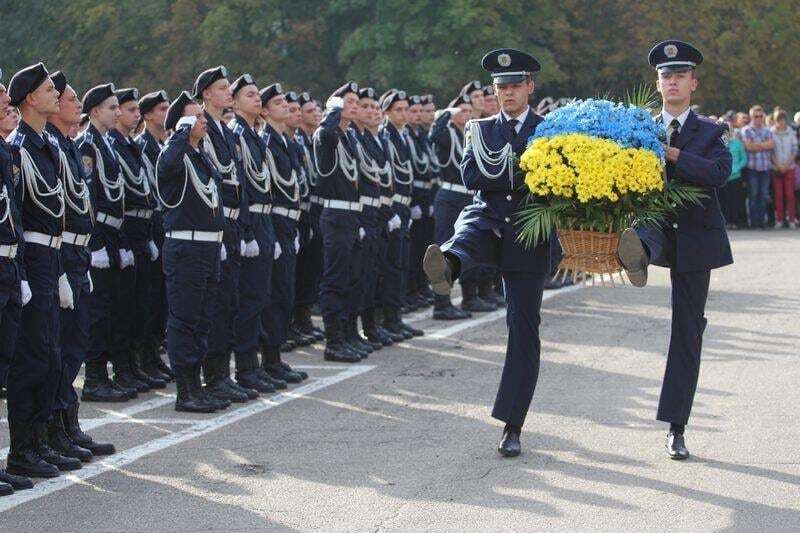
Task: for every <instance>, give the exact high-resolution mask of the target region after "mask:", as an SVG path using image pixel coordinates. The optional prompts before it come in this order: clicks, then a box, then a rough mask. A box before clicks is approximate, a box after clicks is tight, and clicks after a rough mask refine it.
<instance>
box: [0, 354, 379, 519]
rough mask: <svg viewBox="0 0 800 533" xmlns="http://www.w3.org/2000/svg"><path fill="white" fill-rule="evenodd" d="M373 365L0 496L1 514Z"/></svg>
mask: <svg viewBox="0 0 800 533" xmlns="http://www.w3.org/2000/svg"><path fill="white" fill-rule="evenodd" d="M373 368H375V367H374V366H371V365H352V366H347V367H343V368H342V371H341V372H339V373H338V374H334V375H332V376H326V377H323V378H319V379H317V380H314V381H311V382H309V383H307V384H306V385H303V386H301V387H298V388H297V389H295V390H291V391H287V392H284V393H282V394H279V395H276V396H272V397H269V398H261V399H259V400H253V401H252V402H250V403H248V404H246V405H244V406H242V407H240V408H239V409H234V410H231V411H228V412H226V413H223V414H221V415H219V416H216V417H214V418H207V419H204V420H198V421H197V422H196V423H195V424H193V425H192V426H191V427H188V428H186V429H183V430H181V431H176V432H175V433H170V434H169V435H164V436H163V437H159V438H157V439H154V440H151V441H149V442H146V443H145V444H141V445H139V446H136V447H133V448H130V449H127V450H124V451H121V452H119V453H116V454H114V455H110V456H108V457H106V458H104V459H103V460H101V461H96V462H92V463H89V464H86V465H84V467H83V468H81V469H80V470H76V471H74V472H73V473H71V474H67V475H61V476H59V477H57V478H53V479H46V480H43V481H40V482H38V483H36V486H34V487H33V488H32V489H29V490H23V491H19V492H15V493H14V494H12V495H11V496H4V497H3V498H0V513H2V512H5V511H8V510H9V509H13V508H14V507H16V506H18V505H21V504H23V503H26V502H29V501H32V500H36V499H39V498H41V497H43V496H47V495H48V494H52V493H53V492H56V491H59V490H62V489H66V488H68V487H71V486H72V485H75V484H76V483H79V482H81V481H83V480H86V479H90V478H93V477H96V476H99V475H100V474H104V473H106V472H109V471H112V470H117V469H119V468H120V467H123V466H125V465H127V464H130V463H132V462H134V461H136V460H138V459H141V458H142V457H145V456H147V455H150V454H153V453H156V452H159V451H162V450H165V449H166V448H169V447H171V446H175V445H176V444H181V443H183V442H186V441H188V440H192V439H195V438H197V437H200V436H203V435H205V434H207V433H211V432H212V431H216V430H218V429H220V428H223V427H225V426H227V425H229V424H233V423H234V422H238V421H240V420H243V419H245V418H247V417H250V416H253V415H255V414H258V413H261V412H263V411H267V410H269V409H273V408H275V407H278V406H280V405H283V404H285V403H287V402H290V401H292V400H296V399H299V398H303V397H305V396H308V395H309V394H311V393H313V392H316V391H318V390H322V389H324V388H327V387H330V386H331V385H335V384H337V383H339V382H341V381H344V380H346V379H349V378H352V377H354V376H357V375H359V374H363V373H365V372H368V371H370V370H372V369H373Z"/></svg>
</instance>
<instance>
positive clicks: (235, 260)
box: [208, 217, 242, 360]
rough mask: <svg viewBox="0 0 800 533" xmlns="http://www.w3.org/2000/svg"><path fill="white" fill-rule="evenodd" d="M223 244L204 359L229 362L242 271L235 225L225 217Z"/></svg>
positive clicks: (238, 233)
mask: <svg viewBox="0 0 800 533" xmlns="http://www.w3.org/2000/svg"><path fill="white" fill-rule="evenodd" d="M222 239H223V244H224V245H225V251H226V254H227V257H226V259H225V261H222V262H221V263H220V281H219V287H218V290H217V298H216V306H215V308H214V320H213V321H212V323H211V333H210V334H209V337H208V357H209V358H225V359H226V360H229V358H230V354H231V351H232V350H233V345H234V331H233V323H234V319H235V318H236V313H237V312H238V309H239V278H240V275H241V268H242V255H241V250H242V248H241V240H242V238H241V232H240V230H239V223H238V222H237V221H235V220H231V219H230V218H227V217H225V223H224V227H223V235H222Z"/></svg>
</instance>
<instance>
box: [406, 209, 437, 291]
mask: <svg viewBox="0 0 800 533" xmlns="http://www.w3.org/2000/svg"><path fill="white" fill-rule="evenodd" d="M425 210H427V207H425ZM434 228H435V223H434V218H433V217H431V216H429V215H428V213H427V211H423V214H422V218H421V219H419V220H415V221H414V222H413V223H412V224H411V228H410V229H409V232H408V234H409V260H408V291H409V292H417V291H418V290H420V289H422V288H423V287H425V286H426V285H427V284H428V278H427V276H425V272H424V271H423V270H422V258H423V257H424V256H425V251H426V250H427V249H428V246H430V245H431V243H432V242H433V238H434V231H435V229H434Z"/></svg>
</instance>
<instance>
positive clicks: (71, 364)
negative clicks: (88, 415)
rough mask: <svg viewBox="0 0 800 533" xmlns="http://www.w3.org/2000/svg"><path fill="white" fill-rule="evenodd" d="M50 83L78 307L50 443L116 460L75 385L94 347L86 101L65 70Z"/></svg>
mask: <svg viewBox="0 0 800 533" xmlns="http://www.w3.org/2000/svg"><path fill="white" fill-rule="evenodd" d="M50 79H51V80H52V81H53V85H54V86H55V89H56V91H58V93H59V112H58V113H57V114H53V115H50V116H49V117H48V122H47V125H46V126H45V132H46V134H47V135H48V136H49V137H50V139H51V141H55V144H56V145H57V146H58V149H59V158H60V165H59V177H60V179H61V182H62V184H63V189H64V202H65V208H64V231H63V232H62V243H61V266H62V268H63V270H64V272H65V273H66V275H67V280H68V281H69V285H70V288H71V290H72V295H73V305H72V307H69V306H67V307H64V306H62V308H61V310H60V312H59V330H60V332H59V345H60V348H61V380H60V384H59V388H58V392H57V393H56V399H55V403H54V405H53V411H52V415H51V418H50V424H49V426H48V441H49V444H50V446H51V447H52V448H53V449H54V450H56V451H57V452H59V453H60V454H61V455H66V456H69V457H74V458H76V459H80V460H81V461H83V462H88V461H90V460H91V459H92V457H93V456H95V455H110V454H113V453H114V451H115V449H114V446H113V445H112V444H106V443H99V442H95V441H94V440H93V439H92V437H90V436H89V435H87V434H86V433H84V432H83V431H82V429H81V427H80V423H79V421H78V409H79V402H78V395H77V393H76V392H75V389H74V388H73V386H72V384H73V382H74V381H75V379H76V378H77V377H78V372H79V371H80V369H81V366H82V365H83V362H84V360H85V358H86V354H87V351H88V348H89V302H88V298H89V294H90V293H91V292H92V278H91V276H90V274H89V258H90V254H89V248H88V245H89V239H90V238H91V234H92V227H93V224H94V211H93V208H92V201H91V195H90V193H89V184H88V183H87V182H86V179H85V176H84V173H83V164H82V157H81V153H80V151H78V146H77V145H76V144H75V142H74V141H73V140H72V138H71V137H70V131H71V130H72V129H73V128H74V127H76V126H77V125H78V121H79V120H80V115H81V102H80V100H79V99H78V95H77V94H75V90H74V89H73V88H72V87H71V86H70V85H69V84H68V83H67V78H66V76H65V75H64V74H63V73H62V72H61V71H57V72H54V73H53V74H52V75H51V76H50Z"/></svg>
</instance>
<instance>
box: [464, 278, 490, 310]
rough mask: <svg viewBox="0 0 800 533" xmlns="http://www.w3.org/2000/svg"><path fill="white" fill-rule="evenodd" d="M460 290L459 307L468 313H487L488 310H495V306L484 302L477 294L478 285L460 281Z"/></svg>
mask: <svg viewBox="0 0 800 533" xmlns="http://www.w3.org/2000/svg"><path fill="white" fill-rule="evenodd" d="M461 292H462V294H463V299H462V300H461V308H462V309H463V310H464V311H469V312H470V313H488V312H490V311H497V306H496V305H494V304H490V303H489V302H485V301H484V300H483V299H482V298H481V297H480V296H478V285H477V284H475V283H463V282H462V283H461Z"/></svg>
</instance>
